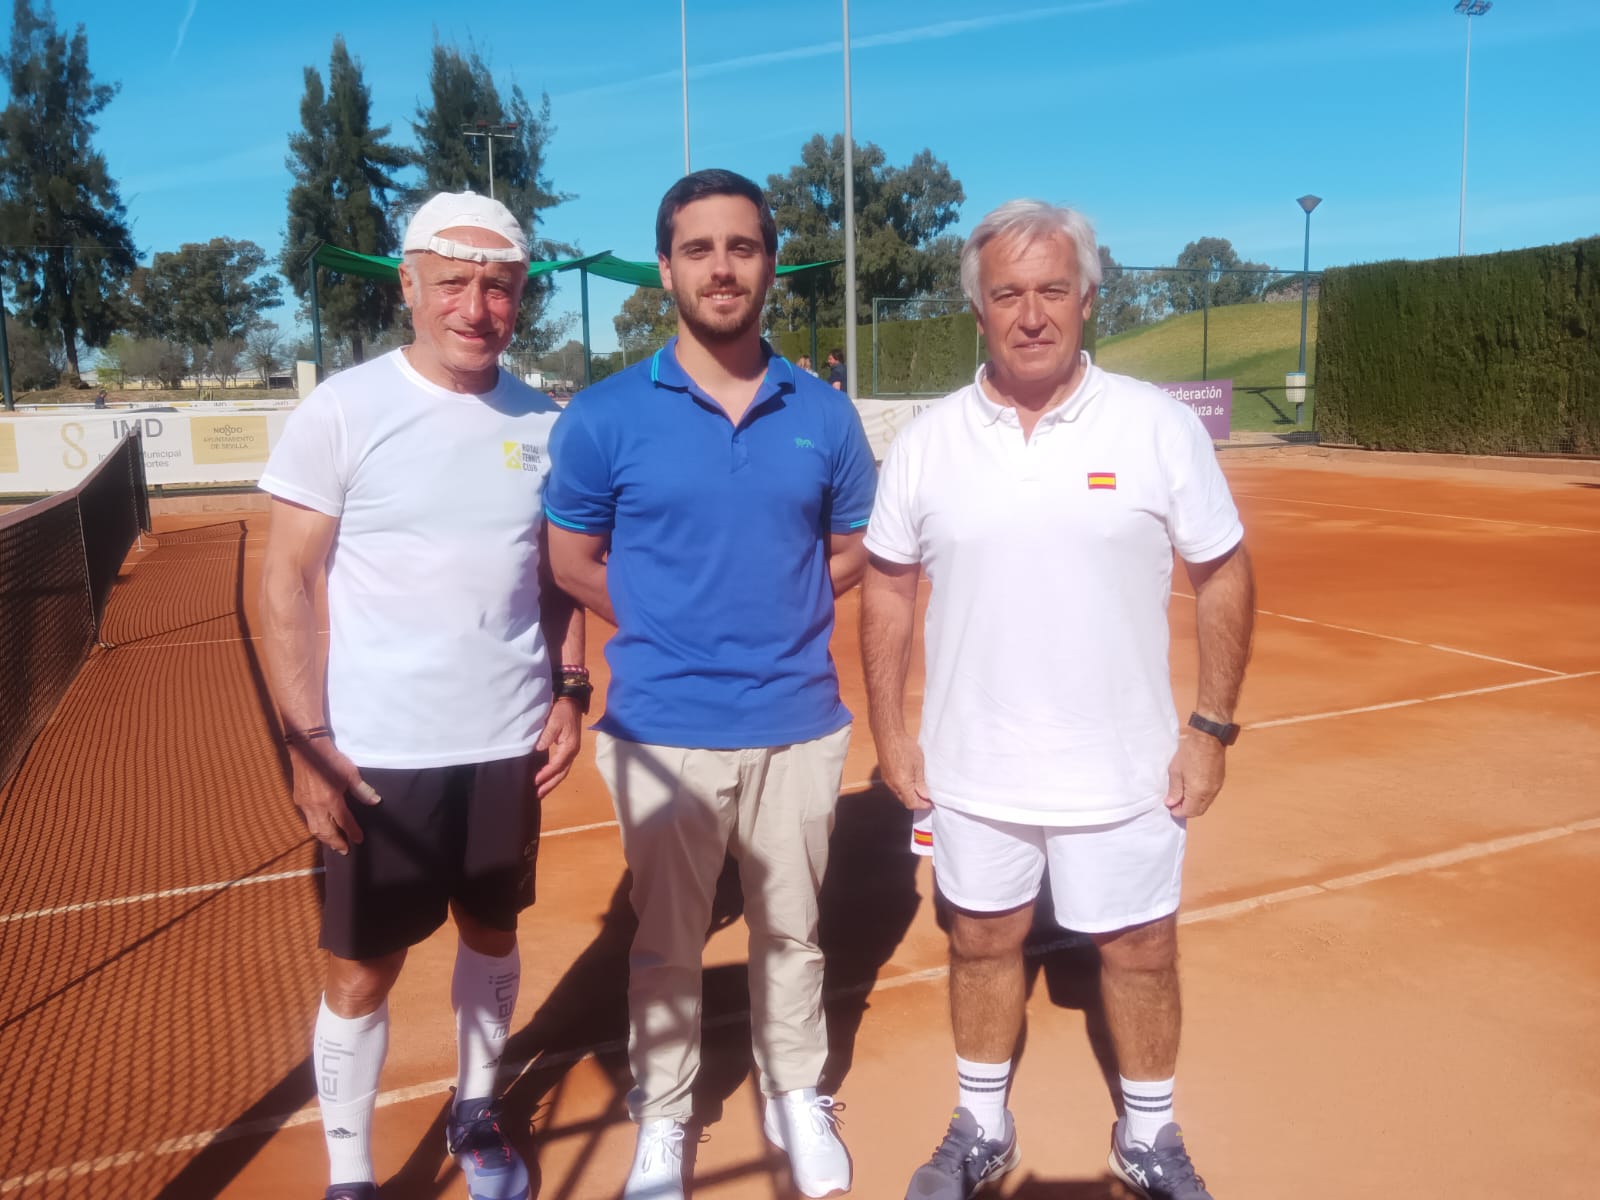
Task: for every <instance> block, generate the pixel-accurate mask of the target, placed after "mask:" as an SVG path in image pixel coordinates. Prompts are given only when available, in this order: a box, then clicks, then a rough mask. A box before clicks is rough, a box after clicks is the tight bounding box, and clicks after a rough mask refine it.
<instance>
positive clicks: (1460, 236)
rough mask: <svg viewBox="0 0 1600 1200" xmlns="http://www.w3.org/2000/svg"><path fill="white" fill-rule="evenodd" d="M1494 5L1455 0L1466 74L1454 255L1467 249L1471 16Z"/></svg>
mask: <svg viewBox="0 0 1600 1200" xmlns="http://www.w3.org/2000/svg"><path fill="white" fill-rule="evenodd" d="M1493 7H1494V0H1456V11H1457V12H1458V13H1460V14H1461V15H1462V16H1464V17H1466V19H1467V74H1466V80H1465V82H1464V83H1463V84H1462V88H1461V213H1460V216H1459V217H1458V218H1457V220H1456V257H1457V258H1460V257H1461V256H1462V255H1463V254H1465V253H1466V251H1467V116H1468V113H1469V110H1470V108H1471V101H1472V18H1473V17H1481V16H1483V14H1484V13H1486V12H1488V11H1489V10H1490V9H1491V8H1493Z"/></svg>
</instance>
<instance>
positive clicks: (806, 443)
mask: <svg viewBox="0 0 1600 1200" xmlns="http://www.w3.org/2000/svg"><path fill="white" fill-rule="evenodd" d="M794 445H795V449H797V450H815V449H816V445H815V443H813V442H812V440H811V439H810V438H795V440H794Z"/></svg>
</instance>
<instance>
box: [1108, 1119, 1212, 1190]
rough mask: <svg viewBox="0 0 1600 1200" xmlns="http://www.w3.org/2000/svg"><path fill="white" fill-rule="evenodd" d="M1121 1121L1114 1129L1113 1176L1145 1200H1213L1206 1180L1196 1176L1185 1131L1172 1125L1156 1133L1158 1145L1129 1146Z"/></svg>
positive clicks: (1167, 1125)
mask: <svg viewBox="0 0 1600 1200" xmlns="http://www.w3.org/2000/svg"><path fill="white" fill-rule="evenodd" d="M1123 1125H1124V1121H1123V1119H1122V1118H1119V1119H1118V1120H1117V1123H1116V1124H1115V1125H1113V1126H1112V1127H1111V1157H1110V1158H1108V1159H1107V1160H1106V1163H1107V1165H1108V1166H1110V1168H1111V1173H1112V1174H1113V1175H1115V1176H1116V1177H1117V1178H1118V1179H1120V1180H1122V1182H1123V1183H1125V1184H1127V1185H1128V1186H1129V1187H1130V1188H1132V1189H1133V1190H1134V1191H1135V1192H1137V1193H1138V1194H1139V1195H1141V1196H1143V1197H1145V1200H1214V1198H1213V1197H1212V1195H1211V1193H1210V1192H1208V1191H1206V1181H1205V1180H1204V1179H1201V1178H1200V1176H1199V1175H1197V1174H1195V1169H1194V1164H1193V1163H1192V1162H1190V1161H1189V1151H1188V1150H1187V1149H1186V1148H1185V1147H1184V1144H1183V1130H1181V1129H1179V1128H1178V1127H1177V1126H1176V1125H1174V1124H1171V1123H1170V1122H1169V1123H1167V1124H1166V1125H1163V1126H1162V1127H1161V1132H1160V1133H1158V1134H1156V1144H1155V1145H1154V1146H1152V1147H1150V1149H1148V1150H1146V1149H1145V1148H1144V1147H1143V1146H1128V1145H1126V1144H1124V1142H1123V1140H1122V1129H1123Z"/></svg>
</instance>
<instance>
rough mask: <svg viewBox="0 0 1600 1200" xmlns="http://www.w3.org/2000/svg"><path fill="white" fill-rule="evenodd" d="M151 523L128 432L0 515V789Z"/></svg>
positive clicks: (133, 437)
mask: <svg viewBox="0 0 1600 1200" xmlns="http://www.w3.org/2000/svg"><path fill="white" fill-rule="evenodd" d="M149 528H150V500H149V496H148V493H147V492H146V490H145V480H144V453H143V450H142V447H141V444H140V439H139V435H138V434H136V433H130V434H129V435H127V436H126V437H124V438H123V439H122V440H121V441H120V442H118V443H117V447H116V449H115V450H113V451H112V452H111V453H110V454H109V455H107V456H106V457H105V458H104V459H103V460H102V461H101V462H100V463H99V465H98V466H96V467H95V468H94V470H93V471H91V472H90V473H89V474H88V475H87V476H86V477H85V478H84V480H83V482H82V483H80V484H78V485H77V486H76V487H73V488H71V489H69V490H68V491H65V492H62V493H61V494H60V495H57V496H52V497H51V498H50V499H48V500H41V501H39V502H38V503H36V504H30V505H28V506H27V507H25V508H21V509H18V510H17V511H16V512H13V513H8V514H5V515H3V516H0V786H3V785H4V784H5V782H6V780H8V779H10V778H11V773H12V772H13V771H15V770H16V768H17V766H18V764H20V763H21V761H22V758H23V756H24V755H25V754H26V753H27V752H28V747H29V746H30V745H32V743H33V739H34V737H35V736H37V734H38V733H39V730H40V729H42V728H43V727H44V724H45V722H46V721H48V720H49V719H50V714H51V713H52V712H54V711H55V707H56V705H57V704H58V703H60V701H61V697H62V696H63V695H65V694H66V691H67V688H68V686H69V685H70V684H71V683H72V680H73V678H74V677H75V676H76V675H77V673H78V669H79V668H80V667H81V666H82V665H83V663H84V660H85V659H86V658H87V657H88V655H89V651H90V650H91V649H93V647H94V645H95V640H96V638H97V636H98V634H99V630H100V618H101V617H102V616H103V615H104V613H105V608H106V600H107V599H108V598H109V597H110V595H111V588H112V585H113V584H115V583H116V580H117V573H118V572H119V571H120V570H121V568H122V562H123V560H124V559H125V558H126V557H127V554H128V549H129V547H131V546H132V545H133V543H134V540H135V539H136V538H137V537H138V536H139V532H140V531H141V530H148V529H149Z"/></svg>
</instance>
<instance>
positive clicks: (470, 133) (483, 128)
mask: <svg viewBox="0 0 1600 1200" xmlns="http://www.w3.org/2000/svg"><path fill="white" fill-rule="evenodd" d="M461 133H462V136H463V137H481V138H483V139H485V140H486V141H487V142H488V143H489V198H490V199H491V200H493V199H496V197H495V194H494V140H495V138H505V139H506V140H507V141H510V140H511V139H512V138H514V137H516V136H517V124H516V122H515V121H512V122H509V123H507V124H504V125H491V124H489V122H487V121H475V122H473V123H472V124H469V125H463V126H462V127H461Z"/></svg>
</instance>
